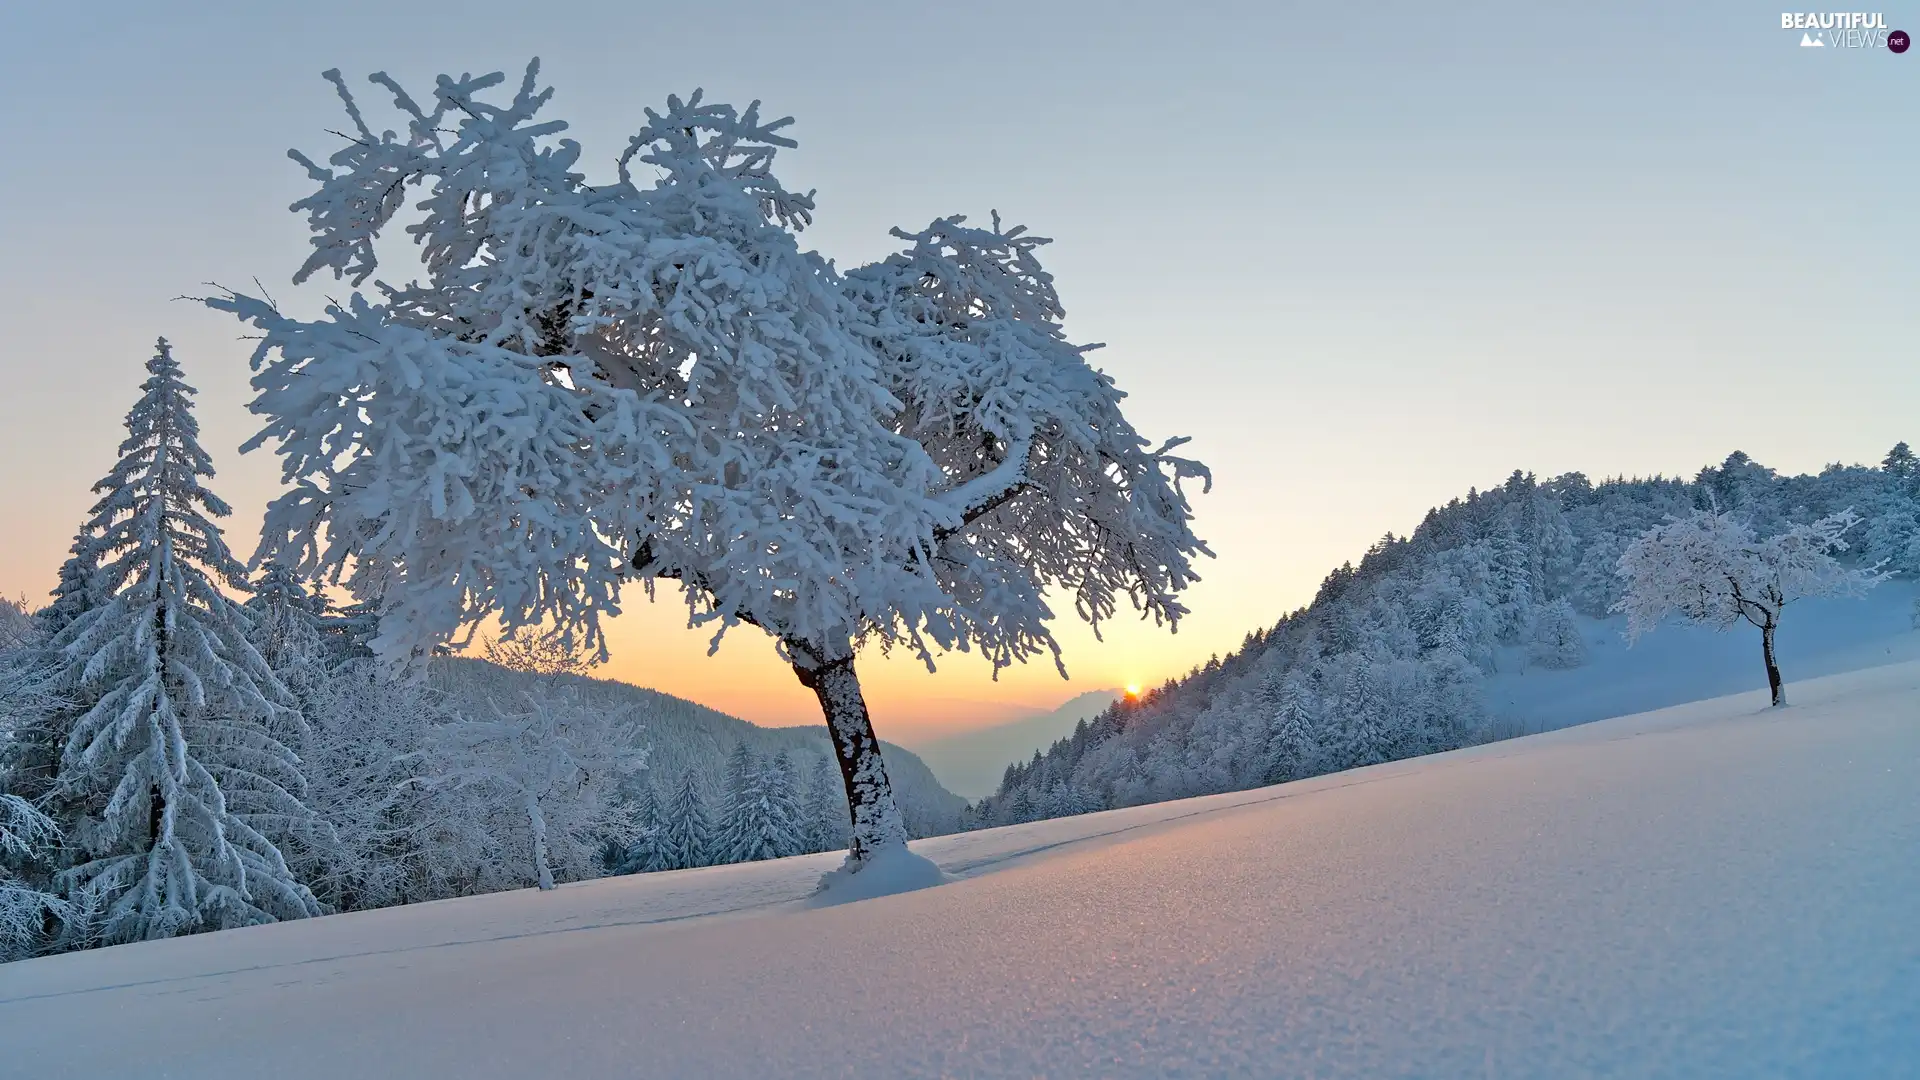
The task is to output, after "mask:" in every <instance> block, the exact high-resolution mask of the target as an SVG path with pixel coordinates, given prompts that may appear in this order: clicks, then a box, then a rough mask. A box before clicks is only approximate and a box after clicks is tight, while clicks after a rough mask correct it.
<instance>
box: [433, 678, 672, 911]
mask: <svg viewBox="0 0 1920 1080" xmlns="http://www.w3.org/2000/svg"><path fill="white" fill-rule="evenodd" d="M494 712H495V716H494V717H493V718H491V719H466V718H462V719H457V720H455V721H453V722H452V723H449V724H446V725H444V726H443V727H440V728H439V729H437V730H436V732H435V745H434V747H433V749H432V751H431V752H430V755H429V760H430V761H431V762H432V768H431V769H430V771H429V772H428V773H427V775H426V776H424V777H423V778H422V780H423V782H424V783H425V784H427V785H428V786H429V787H432V788H448V787H451V788H455V789H461V790H465V791H468V792H470V793H473V794H475V795H477V796H478V797H479V798H480V799H481V800H482V805H483V806H484V807H485V808H486V809H487V810H491V811H494V812H505V813H507V814H508V815H510V816H511V817H512V818H513V819H514V820H516V821H517V822H519V823H521V824H522V825H523V826H524V830H525V831H524V834H523V836H524V840H525V846H524V847H523V848H522V851H523V852H524V854H523V855H522V858H525V859H527V860H528V862H527V863H526V865H528V866H529V867H530V870H531V875H530V876H531V877H532V879H533V883H534V884H536V885H538V886H539V887H540V888H542V889H551V888H553V887H554V885H555V883H556V876H555V875H556V872H557V873H558V874H559V875H560V876H562V877H566V878H569V879H579V878H585V877H591V876H593V868H594V866H595V860H596V859H597V858H598V856H599V853H600V851H601V848H602V846H603V845H604V844H605V843H606V842H608V841H612V842H614V843H619V844H625V843H626V842H628V841H629V840H631V839H632V838H633V836H634V833H635V831H636V824H635V822H634V820H633V817H632V813H631V807H630V806H629V805H628V804H627V803H626V802H625V800H623V799H621V798H620V796H619V792H620V789H621V787H622V786H624V784H625V783H626V782H627V781H628V780H629V778H630V777H631V776H632V775H633V774H634V773H636V772H638V771H639V770H641V769H643V768H645V767H646V751H645V750H644V749H641V748H640V747H639V745H638V738H639V733H638V731H637V730H636V729H635V727H634V725H633V724H631V723H629V722H625V721H622V720H620V719H618V718H615V717H610V716H608V715H606V714H605V713H603V712H601V711H599V710H597V709H593V708H590V707H587V706H583V705H582V704H580V703H579V702H578V701H577V700H576V699H575V698H574V697H573V696H572V695H569V694H563V693H528V694H527V695H526V707H525V709H523V710H520V711H513V712H509V711H507V710H506V709H503V708H500V707H498V706H496V707H495V709H494Z"/></svg>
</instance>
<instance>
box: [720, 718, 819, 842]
mask: <svg viewBox="0 0 1920 1080" xmlns="http://www.w3.org/2000/svg"><path fill="white" fill-rule="evenodd" d="M782 757H784V755H781V756H780V757H776V758H774V759H772V760H766V759H763V758H761V757H760V756H759V755H757V754H755V753H754V752H753V751H752V750H751V749H749V748H748V747H747V745H746V744H745V743H740V744H738V745H736V746H735V747H734V748H733V753H732V754H731V755H729V757H728V759H727V781H726V790H725V792H724V793H723V795H722V798H721V804H720V820H719V822H718V823H717V827H716V829H715V833H714V858H715V861H717V862H752V861H755V860H758V859H778V858H781V857H783V856H786V855H797V854H799V853H800V851H801V850H802V848H803V847H804V837H803V835H802V829H801V822H800V815H799V808H798V806H797V805H796V804H795V802H794V799H793V795H792V791H791V789H790V788H789V787H788V784H789V783H790V777H791V775H792V769H791V768H790V767H789V766H788V765H785V764H783V763H782V761H781V758H782Z"/></svg>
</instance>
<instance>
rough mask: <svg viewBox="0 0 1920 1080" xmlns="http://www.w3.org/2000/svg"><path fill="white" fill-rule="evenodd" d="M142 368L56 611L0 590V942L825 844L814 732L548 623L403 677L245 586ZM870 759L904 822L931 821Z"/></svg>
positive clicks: (152, 930)
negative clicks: (592, 661)
mask: <svg viewBox="0 0 1920 1080" xmlns="http://www.w3.org/2000/svg"><path fill="white" fill-rule="evenodd" d="M147 370H148V374H149V378H148V380H147V382H146V383H144V384H143V386H142V388H141V389H142V394H141V396H140V398H139V400H138V401H137V402H136V403H135V405H134V407H133V409H132V410H131V412H130V413H129V414H128V416H127V429H128V438H127V440H126V441H125V443H123V444H122V446H121V448H120V460H119V462H118V463H117V464H116V465H115V467H114V468H113V470H112V471H111V472H110V473H109V474H108V475H107V476H106V477H105V478H103V479H102V480H101V481H100V483H99V484H98V485H97V486H96V491H97V492H98V493H99V495H100V499H99V502H98V503H97V504H96V505H95V507H94V510H93V515H92V517H91V518H90V519H89V520H88V521H87V522H86V523H85V524H84V525H83V527H82V528H81V530H80V533H79V535H78V537H77V538H76V540H75V542H74V545H73V549H72V555H71V557H70V558H69V559H68V561H67V562H66V563H65V564H64V565H63V566H62V567H61V568H60V573H59V585H58V587H57V588H56V591H55V593H54V595H53V598H52V602H51V603H50V604H48V605H46V606H45V607H43V608H41V609H39V610H38V611H35V612H32V613H29V612H28V611H27V610H26V609H25V608H24V607H23V606H22V605H20V604H17V603H14V602H10V601H0V959H17V958H20V957H24V956H31V955H36V954H41V953H48V952H60V951H66V950H71V949H75V948H85V947H89V946H93V945H100V944H112V943H115V942H120V941H131V940H140V939H152V938H160V937H169V936H174V935H177V934H181V933H191V932H198V931H204V930H216V929H223V928H227V927H232V926H242V925H248V924H253V923H261V922H272V921H277V920H281V919H287V918H302V917H307V916H312V915H317V914H321V913H324V912H338V911H352V910H360V909H366V908H377V907H385V906H389V905H393V904H405V903H417V902H420V901H426V900H437V899H445V898H449V897H455V896H468V895H475V894H480V893H487V892H494V891H499V890H503V889H514V888H524V887H529V886H539V887H543V888H550V887H552V886H553V885H554V884H555V883H556V882H558V881H569V880H580V879H584V878H590V877H597V876H602V875H605V874H609V873H627V872H634V871H641V870H660V869H677V868H681V867H688V866H704V865H709V864H713V863H721V862H737V861H745V860H751V859H764V858H773V857H778V856H782V855H792V854H799V853H802V852H811V851H823V850H828V849H831V848H836V847H844V846H845V843H846V830H847V809H846V803H845V801H844V799H843V797H842V795H841V784H840V777H839V775H838V772H837V770H835V769H834V767H833V753H832V748H831V747H830V746H829V745H828V742H827V737H826V733H825V732H824V731H820V730H817V729H807V730H770V729H762V728H757V727H754V726H753V725H750V724H747V723H745V722H744V721H740V720H736V719H734V718H732V717H728V716H724V715H722V714H720V713H716V712H713V711H711V710H706V709H702V708H699V707H698V706H694V705H692V704H690V703H688V702H683V701H680V700H678V699H675V698H672V697H668V696H666V695H663V694H657V693H654V692H652V691H646V690H641V689H639V688H636V687H630V686H625V685H623V684H619V683H611V682H606V681H604V680H599V679H594V678H591V677H589V675H588V672H589V670H590V665H589V664H588V663H587V661H586V659H584V658H583V657H581V656H580V655H579V654H578V653H577V652H575V651H571V650H568V649H565V648H563V647H561V646H559V645H557V644H556V643H554V642H552V641H545V640H540V639H532V638H527V639H520V638H513V639H507V640H504V641H494V642H489V643H488V644H487V645H486V648H485V655H484V658H479V657H476V658H462V657H450V656H449V657H437V658H434V659H433V660H431V662H430V663H429V664H427V665H426V670H425V671H424V672H423V673H407V672H404V671H395V670H394V669H391V668H389V667H388V666H386V665H383V664H382V663H380V662H379V661H377V660H376V659H375V658H374V657H373V655H372V654H371V652H370V651H369V650H368V649H367V647H366V644H365V643H366V641H367V640H368V639H369V638H370V637H372V636H373V635H374V634H376V633H377V632H378V627H379V617H378V615H377V614H376V613H375V612H374V611H372V610H370V608H369V607H368V606H366V605H348V606H346V607H336V606H335V605H334V604H332V603H330V602H329V601H328V600H327V599H326V597H325V596H324V595H322V594H321V592H320V591H318V590H315V589H313V588H310V587H309V585H308V583H306V582H303V581H302V580H301V579H300V578H299V577H297V576H296V575H294V574H293V573H291V572H290V571H288V570H287V569H286V568H285V567H284V566H282V565H280V564H278V563H272V562H269V563H266V564H265V565H263V566H262V568H261V569H260V570H259V572H258V573H256V574H254V575H253V576H252V577H251V579H249V577H248V576H247V575H246V573H245V571H244V569H243V568H242V567H241V566H240V564H239V563H238V562H237V561H236V560H235V559H234V557H233V556H232V555H231V554H229V553H228V551H227V548H226V545H225V541H224V538H223V535H222V531H221V529H220V528H219V526H218V525H217V524H215V519H216V518H220V517H224V516H226V514H227V507H226V505H225V504H224V503H222V502H221V501H220V500H219V498H218V497H217V496H216V495H214V494H213V492H212V491H211V490H210V489H209V488H208V487H207V486H206V481H207V480H208V479H209V478H210V477H211V475H212V469H211V465H210V464H209V459H208V457H207V455H206V453H205V451H204V450H203V449H202V448H201V446H200V445H199V442H198V425H197V422H196V421H195V418H194V414H193V395H194V390H193V388H192V387H191V386H189V385H188V384H187V383H186V382H185V378H184V373H183V371H182V369H181V366H180V364H179V362H178V361H177V360H176V359H175V358H174V356H173V355H172V351H171V349H170V348H169V346H168V345H167V343H166V342H165V341H162V342H160V343H159V345H158V346H157V348H156V351H155V354H154V356H153V358H152V360H150V361H149V363H148V365H147ZM656 748H657V749H656ZM890 759H891V761H892V763H893V770H894V775H895V780H896V787H897V789H898V796H899V799H900V803H901V806H902V813H903V817H904V820H905V823H906V826H907V828H908V830H909V832H910V833H911V835H914V836H921V835H930V834H934V833H941V832H949V831H952V829H953V828H954V827H955V826H956V824H957V822H958V820H959V813H960V810H961V808H962V803H961V800H959V799H958V798H957V797H955V796H953V795H951V794H950V793H948V792H947V791H945V790H944V789H943V788H941V787H940V786H939V784H938V783H937V782H936V781H935V780H934V779H933V777H932V775H931V774H930V773H928V772H927V771H926V769H925V767H924V766H923V765H921V764H920V762H919V761H918V759H916V758H914V757H913V756H912V755H910V754H907V753H906V752H905V751H902V750H899V749H898V748H892V749H891V751H890Z"/></svg>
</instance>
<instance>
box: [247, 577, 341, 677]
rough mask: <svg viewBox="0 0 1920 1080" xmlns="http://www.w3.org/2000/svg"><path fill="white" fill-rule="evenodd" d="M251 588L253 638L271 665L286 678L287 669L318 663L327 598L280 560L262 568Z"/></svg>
mask: <svg viewBox="0 0 1920 1080" xmlns="http://www.w3.org/2000/svg"><path fill="white" fill-rule="evenodd" d="M250 588H251V591H252V593H253V595H251V596H249V597H247V602H246V606H247V610H248V611H251V612H252V613H253V620H252V622H253V625H252V627H251V628H250V637H251V639H252V641H253V643H254V646H255V648H258V649H259V650H260V655H261V657H262V658H263V659H265V660H266V662H267V666H269V667H271V668H273V669H274V671H276V672H280V673H282V675H283V681H284V673H285V671H286V670H287V669H290V668H295V667H301V666H305V665H310V664H314V663H317V662H318V658H319V656H320V653H321V630H320V627H321V621H322V620H323V619H324V618H325V617H326V612H327V603H326V600H325V599H324V598H323V597H320V596H316V595H314V594H313V593H312V592H310V591H309V590H308V589H307V587H306V583H304V582H302V581H301V580H300V578H299V577H298V575H296V574H294V572H293V571H292V570H289V569H288V568H287V567H285V566H283V565H281V564H280V563H277V562H269V563H267V564H266V565H265V566H263V567H261V568H260V573H259V575H258V576H257V577H256V578H255V579H254V582H253V584H252V586H251V587H250Z"/></svg>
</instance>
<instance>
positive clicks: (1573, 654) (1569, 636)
mask: <svg viewBox="0 0 1920 1080" xmlns="http://www.w3.org/2000/svg"><path fill="white" fill-rule="evenodd" d="M1527 659H1528V660H1530V661H1532V662H1533V663H1535V664H1539V665H1540V666H1541V667H1546V668H1576V667H1579V666H1580V665H1581V664H1584V663H1586V662H1587V643H1586V641H1585V639H1583V638H1582V637H1581V636H1580V622H1579V619H1578V617H1577V616H1576V615H1575V614H1574V611H1573V605H1572V604H1571V603H1568V602H1567V600H1566V599H1565V598H1562V599H1559V600H1555V601H1553V602H1552V603H1550V604H1546V605H1544V606H1541V607H1536V608H1534V609H1533V615H1532V619H1531V620H1530V625H1529V627H1528V630H1527Z"/></svg>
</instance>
